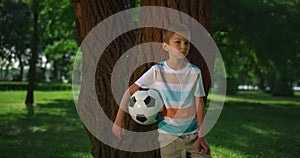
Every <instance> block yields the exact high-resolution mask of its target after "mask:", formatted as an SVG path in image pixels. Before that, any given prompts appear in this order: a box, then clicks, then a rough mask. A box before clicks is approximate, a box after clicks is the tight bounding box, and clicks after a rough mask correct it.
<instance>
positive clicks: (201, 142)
mask: <svg viewBox="0 0 300 158" xmlns="http://www.w3.org/2000/svg"><path fill="white" fill-rule="evenodd" d="M195 105H196V116H197V121H198V127H199V132H198V142H197V148H198V149H199V151H201V150H202V149H203V150H204V151H203V152H204V154H207V155H210V147H209V145H208V143H207V141H206V139H205V138H204V126H202V124H203V121H204V116H205V105H204V102H203V99H202V98H201V97H195Z"/></svg>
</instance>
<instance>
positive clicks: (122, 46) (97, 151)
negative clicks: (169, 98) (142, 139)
mask: <svg viewBox="0 0 300 158" xmlns="http://www.w3.org/2000/svg"><path fill="white" fill-rule="evenodd" d="M73 5H74V8H75V17H76V25H77V33H78V38H79V43H81V42H82V41H83V40H84V38H85V37H86V35H87V34H88V33H89V32H90V31H91V30H92V28H94V27H95V26H96V25H97V24H98V23H100V22H101V21H102V20H104V19H106V18H107V17H109V16H111V15H113V14H115V13H117V12H120V11H123V10H125V9H127V8H128V4H127V1H124V0H102V1H96V0H73ZM141 6H164V7H169V8H173V9H177V10H179V11H182V12H184V13H187V14H189V15H190V16H191V17H193V18H195V19H196V20H197V21H200V23H201V24H202V25H204V26H205V28H206V29H207V30H208V31H210V0H199V1H172V0H161V1H151V0H141ZM149 20H151V19H149ZM128 23H131V22H128ZM161 38H162V37H161V30H160V29H156V28H142V29H139V30H138V36H137V37H136V35H135V32H133V31H130V32H127V33H125V34H123V35H122V36H120V37H118V38H117V39H115V40H114V41H113V42H112V43H111V44H110V45H109V46H108V47H107V48H106V49H105V51H104V52H103V55H102V56H101V58H100V60H99V63H98V66H97V70H96V73H95V79H96V81H95V87H96V92H97V96H98V100H99V103H100V105H101V106H102V109H103V110H104V111H105V113H106V115H107V116H108V117H109V118H110V119H111V120H112V121H113V120H114V119H115V116H116V113H117V111H118V105H117V104H116V101H114V97H113V95H112V89H111V87H110V86H107V85H111V73H112V70H113V68H114V65H115V64H116V62H117V61H118V59H119V58H120V57H121V55H122V54H124V53H125V51H126V50H128V49H130V48H132V47H134V46H136V45H137V44H140V43H145V42H161ZM191 52H192V53H191V54H190V55H189V57H188V59H189V60H190V61H191V62H192V63H194V64H196V65H198V66H200V67H201V69H202V73H203V76H204V87H205V91H206V92H208V89H209V87H210V77H209V75H208V74H209V73H208V69H207V65H206V64H205V62H204V60H203V58H202V57H201V55H199V53H197V50H196V49H195V48H194V47H191ZM84 56H85V54H84V52H83V58H84ZM86 65H88V63H83V69H85V68H84V67H86ZM150 65H151V64H145V65H143V66H140V68H139V69H137V70H136V71H134V74H133V75H132V77H131V80H130V83H133V82H134V81H135V80H136V79H137V78H138V77H139V76H140V75H141V74H143V72H145V71H146V70H147V69H148V68H149V66H150ZM83 80H84V76H83ZM125 120H126V123H127V124H126V125H125V126H126V127H127V129H128V130H133V131H147V130H151V129H153V128H156V127H155V125H153V126H148V127H144V126H140V125H138V124H136V123H135V122H134V121H132V120H131V119H130V117H129V116H128V115H126V118H125ZM86 131H87V133H88V135H89V139H90V141H91V146H92V155H93V156H94V157H102V158H107V157H122V158H123V157H143V158H146V157H151V158H152V157H160V155H159V150H155V151H149V152H138V153H132V152H125V151H120V150H117V149H114V148H112V147H110V146H107V145H105V144H104V143H102V142H100V141H99V140H98V139H97V138H96V137H95V136H93V135H92V134H91V133H90V132H89V131H88V130H86Z"/></svg>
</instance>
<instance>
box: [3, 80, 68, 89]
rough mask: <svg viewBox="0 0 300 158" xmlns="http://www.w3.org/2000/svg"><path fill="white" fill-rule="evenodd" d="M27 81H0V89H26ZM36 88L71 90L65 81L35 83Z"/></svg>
mask: <svg viewBox="0 0 300 158" xmlns="http://www.w3.org/2000/svg"><path fill="white" fill-rule="evenodd" d="M27 85H28V83H27V82H0V90H5V91H7V90H26V89H27ZM35 89H36V90H43V91H53V90H71V89H72V85H71V84H66V83H37V84H36V86H35Z"/></svg>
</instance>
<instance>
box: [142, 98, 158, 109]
mask: <svg viewBox="0 0 300 158" xmlns="http://www.w3.org/2000/svg"><path fill="white" fill-rule="evenodd" d="M144 103H145V105H146V106H147V107H154V106H155V99H154V98H152V97H151V96H147V98H146V99H145V100H144Z"/></svg>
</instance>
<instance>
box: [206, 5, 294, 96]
mask: <svg viewBox="0 0 300 158" xmlns="http://www.w3.org/2000/svg"><path fill="white" fill-rule="evenodd" d="M212 5H213V10H212V11H213V20H212V22H213V32H215V33H216V34H217V35H218V38H219V39H218V42H217V43H218V45H219V48H220V49H221V53H222V55H223V58H224V59H225V60H224V61H225V65H226V69H227V70H228V71H227V73H228V77H230V78H233V79H234V82H235V84H236V85H237V84H257V85H259V87H260V88H261V89H262V90H265V88H266V87H270V88H271V93H272V94H273V95H292V94H293V91H292V85H293V83H294V82H295V81H296V78H297V77H296V76H297V73H296V71H297V70H296V69H295V68H294V67H297V61H296V59H297V53H298V52H299V38H298V37H299V31H298V30H297V29H296V28H298V27H299V20H297V17H299V7H298V5H297V1H295V0H283V1H282V0H270V1H242V0H240V1H235V0H228V1H226V2H224V1H213V4H212ZM297 43H298V44H297ZM226 59H228V60H226ZM298 59H299V58H298ZM286 72H289V75H286ZM229 81H230V80H229ZM229 83H230V82H229Z"/></svg>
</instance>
